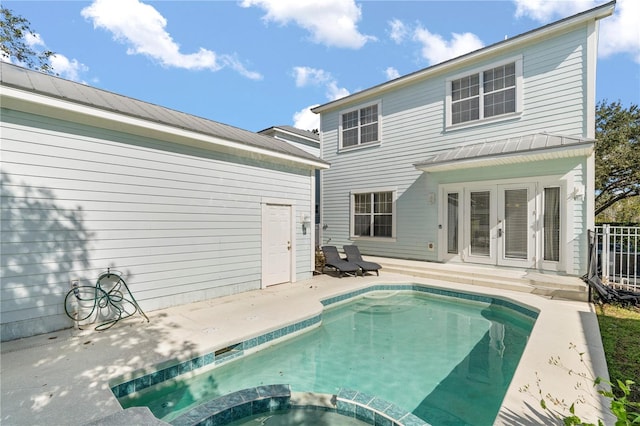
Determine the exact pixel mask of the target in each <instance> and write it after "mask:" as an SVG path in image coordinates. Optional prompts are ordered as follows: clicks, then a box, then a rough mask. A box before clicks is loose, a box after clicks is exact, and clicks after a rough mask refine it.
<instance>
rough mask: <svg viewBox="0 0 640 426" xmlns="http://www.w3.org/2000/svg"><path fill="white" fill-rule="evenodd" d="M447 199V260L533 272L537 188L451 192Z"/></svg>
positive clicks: (530, 185)
mask: <svg viewBox="0 0 640 426" xmlns="http://www.w3.org/2000/svg"><path fill="white" fill-rule="evenodd" d="M443 196H444V199H445V200H446V202H445V204H444V212H443V214H442V217H443V219H444V220H443V222H444V225H443V228H444V236H443V242H444V245H445V248H444V253H442V257H443V258H444V260H451V259H455V260H461V261H464V262H470V263H481V264H491V265H501V266H516V267H523V268H530V267H535V261H536V237H537V232H536V229H535V228H536V226H537V223H536V196H537V195H536V185H535V184H533V183H522V184H492V185H471V186H462V187H447V188H445V190H444V192H443Z"/></svg>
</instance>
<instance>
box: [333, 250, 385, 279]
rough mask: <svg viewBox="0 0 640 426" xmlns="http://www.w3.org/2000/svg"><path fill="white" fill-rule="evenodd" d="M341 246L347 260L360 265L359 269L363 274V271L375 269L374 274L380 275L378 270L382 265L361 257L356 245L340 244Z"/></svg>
mask: <svg viewBox="0 0 640 426" xmlns="http://www.w3.org/2000/svg"><path fill="white" fill-rule="evenodd" d="M342 248H343V249H344V252H345V254H346V255H347V260H348V261H349V262H353V263H355V264H356V265H358V266H359V267H360V269H362V275H364V273H365V272H369V271H375V272H376V275H378V276H379V275H380V272H379V271H380V268H382V266H380V265H379V264H377V263H375V262H367V261H366V260H364V259H362V255H361V254H360V249H359V248H358V246H354V245H350V246H342Z"/></svg>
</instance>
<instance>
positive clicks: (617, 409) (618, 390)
mask: <svg viewBox="0 0 640 426" xmlns="http://www.w3.org/2000/svg"><path fill="white" fill-rule="evenodd" d="M569 348H570V349H572V350H576V346H575V345H574V344H573V343H571V344H570V346H569ZM578 355H579V356H580V363H581V364H582V365H583V366H585V369H586V371H587V372H577V371H574V370H567V371H568V373H569V375H570V376H576V377H577V378H578V382H577V383H576V384H575V389H576V390H580V389H582V384H583V383H582V382H583V381H585V380H586V381H591V382H592V383H593V386H596V387H599V389H598V390H597V391H598V393H599V394H600V395H602V396H604V397H605V398H607V399H608V400H609V402H610V403H609V409H610V411H611V414H613V416H614V417H615V418H616V422H615V426H633V425H640V402H637V401H632V400H631V398H630V396H631V395H632V387H633V385H635V382H634V381H633V380H625V381H624V382H623V381H621V380H616V383H612V382H610V381H608V380H604V379H603V378H601V377H593V376H592V375H591V374H590V372H589V370H588V369H587V368H586V364H585V362H584V358H583V356H584V352H581V353H578ZM549 364H551V365H557V366H558V367H561V368H565V367H564V366H563V365H562V362H561V361H560V357H551V358H550V359H549ZM565 369H566V368H565ZM536 386H537V389H538V396H539V397H540V407H541V408H542V409H543V410H545V411H548V412H549V413H551V414H552V415H555V414H556V413H555V412H554V411H553V410H552V408H551V407H556V408H560V409H562V410H564V411H565V412H567V411H568V414H562V415H561V418H562V421H563V424H564V425H565V426H574V425H581V426H596V425H597V426H604V423H603V421H602V419H598V420H597V423H590V422H587V421H584V420H583V419H582V418H581V417H580V416H579V415H578V414H576V406H577V405H579V404H584V403H586V399H585V397H584V396H583V395H581V394H579V395H577V397H576V400H575V401H573V402H572V403H571V405H569V404H568V403H567V402H566V401H565V400H563V399H562V400H561V399H558V398H556V397H554V396H553V395H551V394H550V393H547V394H544V392H543V390H542V380H541V378H540V377H539V376H538V373H537V372H536ZM520 391H521V392H523V391H526V392H529V385H526V386H524V387H522V388H521V389H520ZM549 403H551V405H549Z"/></svg>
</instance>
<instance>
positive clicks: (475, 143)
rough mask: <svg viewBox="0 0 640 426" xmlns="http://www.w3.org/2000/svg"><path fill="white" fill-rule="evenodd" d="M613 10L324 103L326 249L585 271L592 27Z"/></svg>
mask: <svg viewBox="0 0 640 426" xmlns="http://www.w3.org/2000/svg"><path fill="white" fill-rule="evenodd" d="M614 4H615V2H611V3H607V4H603V5H601V6H598V7H596V8H593V9H591V10H588V11H585V12H583V13H580V14H577V15H574V16H571V17H568V18H566V19H562V20H560V21H557V22H554V23H552V24H549V25H546V26H543V27H541V28H538V29H535V30H533V31H529V32H526V33H524V34H521V35H518V36H516V37H512V38H509V39H506V40H504V41H501V42H498V43H496V44H493V45H490V46H488V47H485V48H482V49H479V50H476V51H474V52H471V53H468V54H466V55H463V56H460V57H457V58H454V59H451V60H449V61H446V62H443V63H440V64H437V65H434V66H431V67H429V68H425V69H422V70H420V71H417V72H414V73H412V74H409V75H406V76H403V77H400V78H397V79H395V80H391V81H388V82H386V83H383V84H380V85H378V86H374V87H371V88H369V89H366V90H363V91H361V92H358V93H355V94H353V95H350V96H348V97H345V98H341V99H338V100H336V101H333V102H330V103H327V104H324V105H321V106H319V107H316V108H315V109H314V112H316V113H318V114H320V122H321V125H320V130H321V132H320V133H321V152H322V158H323V160H325V161H327V162H329V163H330V164H331V168H330V169H328V170H325V171H323V172H322V173H323V176H322V218H321V221H322V228H323V235H322V240H321V243H325V244H326V242H327V241H329V239H330V241H331V243H330V244H331V245H337V246H341V245H343V244H357V245H358V246H359V247H360V249H361V251H362V252H363V253H365V254H369V255H378V256H386V257H392V258H405V259H417V260H426V261H439V262H464V263H469V264H488V265H497V266H512V267H519V268H526V269H529V268H531V269H536V270H544V271H558V272H562V273H567V274H570V275H579V274H582V273H584V272H585V270H586V262H587V230H588V229H590V228H593V225H594V223H593V221H594V219H593V208H594V183H593V182H594V156H593V152H594V142H595V140H594V137H595V99H596V94H595V79H596V59H597V54H596V51H597V45H598V24H599V20H600V19H602V18H605V17H607V16H610V15H611V14H612V13H613V10H614Z"/></svg>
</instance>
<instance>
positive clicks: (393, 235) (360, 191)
mask: <svg viewBox="0 0 640 426" xmlns="http://www.w3.org/2000/svg"><path fill="white" fill-rule="evenodd" d="M374 192H391V194H392V205H391V237H375V236H374V237H372V236H368V235H367V236H359V235H354V228H355V224H354V220H353V218H354V215H355V203H354V200H353V197H354V195H355V194H371V193H374ZM397 201H398V188H397V187H384V188H363V189H358V190H355V189H354V190H351V191H349V240H354V241H357V240H371V241H381V242H382V241H395V239H396V231H397V227H396V221H397V215H398V208H397V205H396V203H397ZM371 208H372V209H373V206H371ZM372 213H373V211H372Z"/></svg>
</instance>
